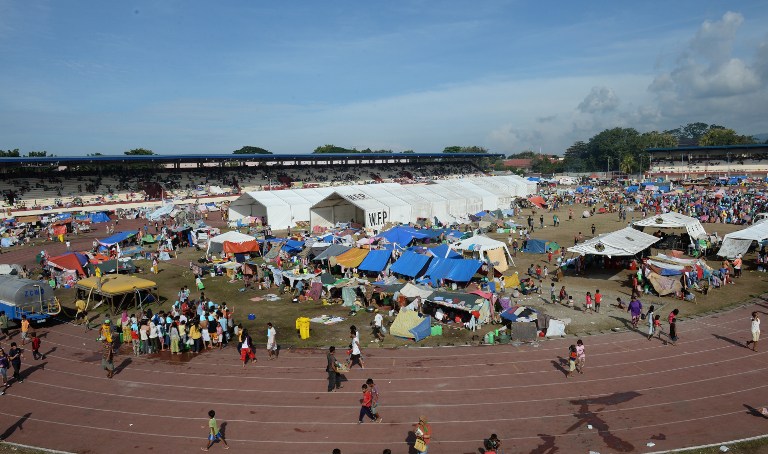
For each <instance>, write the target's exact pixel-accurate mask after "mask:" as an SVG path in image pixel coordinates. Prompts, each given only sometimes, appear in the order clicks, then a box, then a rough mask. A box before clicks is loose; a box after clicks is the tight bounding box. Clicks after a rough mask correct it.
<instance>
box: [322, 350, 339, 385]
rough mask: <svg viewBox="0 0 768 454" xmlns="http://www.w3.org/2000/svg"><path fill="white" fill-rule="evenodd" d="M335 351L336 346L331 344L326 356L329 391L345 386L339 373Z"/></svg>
mask: <svg viewBox="0 0 768 454" xmlns="http://www.w3.org/2000/svg"><path fill="white" fill-rule="evenodd" d="M335 352H336V347H334V346H331V347H330V348H329V349H328V355H327V356H326V359H327V360H328V365H327V366H325V371H326V372H328V392H332V391H336V390H337V389H341V388H343V386H341V374H340V373H339V369H338V362H337V361H336V355H335Z"/></svg>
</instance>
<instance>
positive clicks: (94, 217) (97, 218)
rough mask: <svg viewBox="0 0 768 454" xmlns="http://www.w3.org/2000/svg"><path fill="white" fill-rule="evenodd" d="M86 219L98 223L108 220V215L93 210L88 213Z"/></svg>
mask: <svg viewBox="0 0 768 454" xmlns="http://www.w3.org/2000/svg"><path fill="white" fill-rule="evenodd" d="M88 219H89V220H90V221H91V222H92V223H94V224H100V223H102V222H109V216H107V213H104V212H101V211H99V212H95V213H90V214H89V215H88Z"/></svg>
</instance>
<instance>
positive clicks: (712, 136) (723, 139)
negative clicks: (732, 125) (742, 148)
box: [699, 128, 755, 147]
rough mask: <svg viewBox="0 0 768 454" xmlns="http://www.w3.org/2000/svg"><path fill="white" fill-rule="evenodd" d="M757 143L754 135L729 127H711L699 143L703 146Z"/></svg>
mask: <svg viewBox="0 0 768 454" xmlns="http://www.w3.org/2000/svg"><path fill="white" fill-rule="evenodd" d="M751 143H755V139H754V138H753V137H752V136H742V135H739V134H737V133H736V131H734V130H733V129H729V128H716V129H710V130H709V131H707V132H706V133H705V134H704V135H703V136H701V138H700V139H699V145H700V146H702V147H711V146H722V145H742V144H751Z"/></svg>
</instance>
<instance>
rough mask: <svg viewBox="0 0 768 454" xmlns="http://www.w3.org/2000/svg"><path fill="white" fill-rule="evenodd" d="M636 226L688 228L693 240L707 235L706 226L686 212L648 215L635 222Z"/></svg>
mask: <svg viewBox="0 0 768 454" xmlns="http://www.w3.org/2000/svg"><path fill="white" fill-rule="evenodd" d="M632 225H634V226H636V227H651V228H659V229H686V230H687V231H688V235H689V236H690V237H691V239H692V240H698V239H699V238H703V237H705V236H707V232H705V231H704V226H703V225H701V222H699V220H698V219H696V218H692V217H690V216H686V215H684V214H680V213H675V212H669V213H662V214H657V215H655V216H648V217H647V218H645V219H641V220H639V221H637V222H635V223H634V224H632Z"/></svg>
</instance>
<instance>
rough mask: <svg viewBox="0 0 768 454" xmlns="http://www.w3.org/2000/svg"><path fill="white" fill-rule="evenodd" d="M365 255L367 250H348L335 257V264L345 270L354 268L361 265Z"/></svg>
mask: <svg viewBox="0 0 768 454" xmlns="http://www.w3.org/2000/svg"><path fill="white" fill-rule="evenodd" d="M366 255H368V249H357V248H355V249H350V250H348V251H347V252H345V253H343V254H341V255H340V256H338V257H336V263H337V264H339V265H341V266H345V267H347V268H356V267H358V266H360V264H361V263H363V259H365V256H366Z"/></svg>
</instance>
